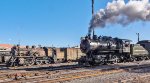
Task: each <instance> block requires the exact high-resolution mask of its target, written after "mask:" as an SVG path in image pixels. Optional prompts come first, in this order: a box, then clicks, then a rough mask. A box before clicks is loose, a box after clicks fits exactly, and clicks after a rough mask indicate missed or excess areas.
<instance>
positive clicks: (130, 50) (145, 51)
mask: <svg viewBox="0 0 150 83" xmlns="http://www.w3.org/2000/svg"><path fill="white" fill-rule="evenodd" d="M80 49H81V51H82V52H83V53H85V54H86V56H83V57H81V58H80V60H79V64H80V65H81V64H82V65H83V64H84V65H85V64H88V65H97V64H108V63H119V62H129V61H139V60H147V59H149V58H150V41H148V40H143V41H139V42H138V43H137V44H131V40H128V39H120V38H112V37H109V36H99V37H98V36H97V35H93V37H92V38H91V37H90V36H86V37H82V38H81V43H80Z"/></svg>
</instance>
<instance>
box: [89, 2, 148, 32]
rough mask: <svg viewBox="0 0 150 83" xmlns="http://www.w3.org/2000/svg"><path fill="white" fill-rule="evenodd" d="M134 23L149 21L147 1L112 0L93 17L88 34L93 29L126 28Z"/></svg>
mask: <svg viewBox="0 0 150 83" xmlns="http://www.w3.org/2000/svg"><path fill="white" fill-rule="evenodd" d="M136 21H150V3H149V0H129V1H128V2H127V3H125V1H124V0H113V1H112V2H109V3H108V4H107V6H106V8H105V9H100V10H99V11H98V12H97V13H96V14H95V15H93V17H92V19H91V22H90V28H89V32H91V29H92V28H95V27H105V26H106V25H107V24H121V25H123V26H126V25H128V24H130V23H133V22H136Z"/></svg>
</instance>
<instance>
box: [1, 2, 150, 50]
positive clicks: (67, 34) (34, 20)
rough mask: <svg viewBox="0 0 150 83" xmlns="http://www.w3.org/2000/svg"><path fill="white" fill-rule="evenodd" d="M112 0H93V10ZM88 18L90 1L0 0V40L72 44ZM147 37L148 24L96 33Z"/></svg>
mask: <svg viewBox="0 0 150 83" xmlns="http://www.w3.org/2000/svg"><path fill="white" fill-rule="evenodd" d="M110 1H112V0H95V11H98V10H99V9H100V8H104V7H105V6H106V4H107V3H108V2H110ZM90 19H91V0H0V43H10V44H17V43H18V42H19V41H20V42H21V44H22V45H33V44H34V45H38V44H41V45H43V46H52V45H54V46H58V47H63V46H68V45H69V46H75V45H79V43H80V37H81V36H85V35H86V34H87V31H88V26H89V22H90ZM137 32H139V33H140V34H141V39H150V36H149V35H150V23H149V22H137V23H133V24H131V25H129V26H126V27H122V26H120V25H109V26H107V27H105V28H103V29H101V28H98V29H96V34H98V35H107V36H112V37H120V38H127V39H131V40H133V42H134V43H135V42H136V40H137V36H136V33H137Z"/></svg>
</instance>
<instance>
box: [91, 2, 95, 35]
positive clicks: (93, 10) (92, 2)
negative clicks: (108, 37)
mask: <svg viewBox="0 0 150 83" xmlns="http://www.w3.org/2000/svg"><path fill="white" fill-rule="evenodd" d="M92 16H94V0H92ZM94 35H95V30H94V28H93V36H94Z"/></svg>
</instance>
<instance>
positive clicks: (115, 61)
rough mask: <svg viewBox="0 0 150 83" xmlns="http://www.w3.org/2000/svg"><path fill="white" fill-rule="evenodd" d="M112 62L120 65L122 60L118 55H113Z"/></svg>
mask: <svg viewBox="0 0 150 83" xmlns="http://www.w3.org/2000/svg"><path fill="white" fill-rule="evenodd" d="M112 61H113V63H119V62H120V58H119V57H118V56H117V55H112Z"/></svg>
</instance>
